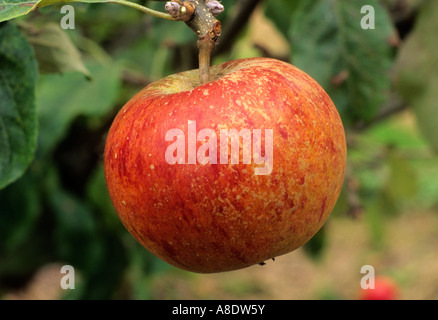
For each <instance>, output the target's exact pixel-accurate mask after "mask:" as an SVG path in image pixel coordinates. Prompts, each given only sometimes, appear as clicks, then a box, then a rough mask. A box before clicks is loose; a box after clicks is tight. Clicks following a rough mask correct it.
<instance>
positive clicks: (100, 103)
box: [36, 64, 120, 154]
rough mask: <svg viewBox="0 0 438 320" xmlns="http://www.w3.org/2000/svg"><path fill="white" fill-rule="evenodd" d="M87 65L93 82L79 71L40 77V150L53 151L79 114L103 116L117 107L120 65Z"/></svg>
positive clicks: (38, 97) (38, 88) (38, 104)
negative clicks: (115, 105)
mask: <svg viewBox="0 0 438 320" xmlns="http://www.w3.org/2000/svg"><path fill="white" fill-rule="evenodd" d="M88 68H89V70H90V73H91V75H92V77H93V79H92V80H91V81H88V80H86V79H85V78H84V77H83V75H82V74H80V73H77V72H68V73H64V74H62V75H57V74H48V75H42V76H41V78H40V82H39V83H38V87H37V97H36V102H37V110H38V116H39V121H40V134H39V146H38V152H39V153H41V154H46V153H47V152H50V151H51V150H53V148H54V147H55V146H56V144H57V143H58V142H59V141H60V140H61V139H62V138H63V137H64V135H65V134H66V132H67V130H68V128H69V127H70V124H71V123H72V121H73V120H75V119H76V118H77V117H78V116H79V115H83V116H88V117H99V116H104V115H105V114H106V113H107V112H108V111H110V110H111V108H113V107H114V104H115V102H116V99H117V98H118V95H119V90H120V77H119V71H120V70H119V67H118V66H117V65H115V64H111V65H98V64H90V65H88Z"/></svg>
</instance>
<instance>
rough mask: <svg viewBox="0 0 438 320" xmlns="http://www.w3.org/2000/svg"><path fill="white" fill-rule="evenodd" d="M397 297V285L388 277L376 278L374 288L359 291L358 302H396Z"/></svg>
mask: <svg viewBox="0 0 438 320" xmlns="http://www.w3.org/2000/svg"><path fill="white" fill-rule="evenodd" d="M398 297H399V292H398V286H397V284H396V283H395V282H394V281H393V280H392V279H391V278H389V277H384V276H380V277H376V279H375V280H374V288H373V289H371V288H369V289H361V291H360V296H359V299H360V300H397V299H398Z"/></svg>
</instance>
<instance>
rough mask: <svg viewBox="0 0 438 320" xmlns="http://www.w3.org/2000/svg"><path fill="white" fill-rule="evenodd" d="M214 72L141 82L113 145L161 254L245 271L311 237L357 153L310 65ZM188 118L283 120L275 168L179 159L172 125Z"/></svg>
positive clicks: (126, 211) (146, 234) (136, 222)
mask: <svg viewBox="0 0 438 320" xmlns="http://www.w3.org/2000/svg"><path fill="white" fill-rule="evenodd" d="M211 75H212V78H213V79H214V80H213V81H211V82H210V83H207V84H205V85H201V86H199V85H198V80H197V79H198V71H197V70H192V71H186V72H183V73H179V74H175V75H171V76H168V77H166V78H163V79H161V80H159V81H157V82H154V83H152V84H151V85H149V86H147V87H146V88H144V89H143V90H141V91H140V92H139V93H137V94H136V95H135V96H134V97H133V98H132V99H131V100H130V101H129V102H128V103H127V104H126V105H125V106H124V107H123V108H122V109H121V110H120V112H119V113H118V115H117V116H116V117H115V119H114V122H113V124H112V126H111V128H110V130H109V132H108V136H107V140H106V146H105V153H104V169H105V178H106V183H107V187H108V191H109V194H110V197H111V200H112V203H113V206H114V208H115V210H116V212H117V214H118V215H119V217H120V219H121V221H122V223H123V224H124V226H125V227H126V229H127V230H128V231H129V232H130V233H131V234H132V236H133V237H134V238H135V239H136V240H137V241H138V242H140V243H141V244H142V245H143V246H144V247H145V248H146V249H147V250H149V251H150V252H151V253H153V254H154V255H156V256H157V257H159V258H161V259H162V260H164V261H166V262H168V263H169V264H172V265H174V266H177V267H179V268H182V269H185V270H189V271H192V272H198V273H213V272H223V271H231V270H236V269H241V268H245V267H248V266H251V265H254V264H257V263H261V262H263V261H265V260H268V259H271V258H274V257H277V256H280V255H283V254H286V253H288V252H291V251H293V250H295V249H297V248H299V247H300V246H302V245H303V244H304V243H305V242H306V241H308V240H309V239H310V238H311V237H312V236H313V235H314V234H315V233H316V232H317V231H318V230H319V229H320V228H321V227H322V225H323V224H324V222H325V221H326V220H327V218H328V217H329V215H330V213H331V211H332V209H333V207H334V205H335V203H336V201H337V199H338V196H339V194H340V191H341V188H342V185H343V180H344V172H345V166H346V157H347V156H346V140H345V132H344V128H343V125H342V122H341V119H340V116H339V114H338V112H337V110H336V107H335V106H334V104H333V102H332V101H331V99H330V98H329V96H328V95H327V94H326V92H325V91H324V90H323V89H322V88H321V86H320V85H319V84H318V83H317V82H316V81H315V80H314V79H312V78H311V77H310V76H309V75H307V74H306V73H304V72H303V71H301V70H299V69H298V68H296V67H294V66H292V65H290V64H287V63H284V62H281V61H278V60H275V59H270V58H250V59H242V60H235V61H231V62H227V63H224V64H221V65H216V66H213V67H212V69H211ZM189 120H190V121H196V125H197V130H198V131H199V130H200V129H203V128H211V129H214V130H216V131H217V134H218V137H219V129H220V128H227V129H236V130H238V131H239V130H241V129H244V128H247V129H252V130H253V129H261V130H262V132H264V129H272V130H273V168H272V172H271V173H270V174H267V175H254V169H255V168H257V167H260V165H258V164H255V163H254V162H251V164H243V163H242V161H241V162H239V164H220V163H219V164H210V163H208V164H204V165H203V164H199V163H197V164H187V161H186V164H178V163H177V164H173V165H170V164H169V163H168V162H167V161H166V159H165V152H166V149H167V148H168V146H169V145H170V144H171V142H169V141H165V136H166V132H168V131H169V130H170V129H174V128H178V129H181V130H182V131H183V132H184V133H186V134H187V132H188V121H189ZM187 140H188V138H187V135H186V143H187ZM202 144H203V142H198V143H197V148H199V147H200V146H201V145H202ZM262 146H263V144H262ZM262 150H263V149H262ZM218 152H219V148H218ZM240 152H242V150H240ZM186 157H187V154H186ZM241 159H242V157H241Z"/></svg>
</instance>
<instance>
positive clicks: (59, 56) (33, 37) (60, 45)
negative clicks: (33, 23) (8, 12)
mask: <svg viewBox="0 0 438 320" xmlns="http://www.w3.org/2000/svg"><path fill="white" fill-rule="evenodd" d="M24 28H25V30H27V31H28V39H29V42H30V44H31V45H32V46H33V48H34V51H35V56H36V59H37V61H38V66H39V70H40V72H41V73H63V72H67V71H78V72H81V73H82V74H84V75H85V76H86V77H87V78H91V74H90V72H89V71H88V69H87V68H86V67H85V65H84V63H83V62H82V58H81V54H80V52H79V50H78V49H77V48H76V46H75V45H74V44H73V42H72V41H71V40H70V37H69V36H68V35H67V33H66V32H65V31H64V30H62V29H61V27H60V26H59V25H58V24H57V23H48V24H46V25H44V26H43V27H42V28H40V29H38V30H32V33H30V30H29V28H26V27H25V26H24Z"/></svg>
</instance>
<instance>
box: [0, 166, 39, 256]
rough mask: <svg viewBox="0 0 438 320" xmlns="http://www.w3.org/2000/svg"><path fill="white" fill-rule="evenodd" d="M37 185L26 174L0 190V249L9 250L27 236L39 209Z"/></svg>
mask: <svg viewBox="0 0 438 320" xmlns="http://www.w3.org/2000/svg"><path fill="white" fill-rule="evenodd" d="M38 187H39V186H38V183H37V181H35V177H34V176H33V175H31V174H26V175H24V176H23V177H22V178H21V179H19V180H17V181H16V182H14V183H12V184H10V185H9V186H8V187H7V188H5V189H3V190H1V191H0V203H1V208H0V250H1V249H5V250H7V251H11V250H13V249H15V248H16V247H17V246H18V245H20V244H21V243H22V242H23V241H24V240H26V238H27V237H28V236H29V233H30V231H31V230H32V228H33V226H34V224H35V221H36V219H37V218H38V216H39V213H40V209H41V208H40V205H41V204H40V194H39V188H38Z"/></svg>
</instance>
